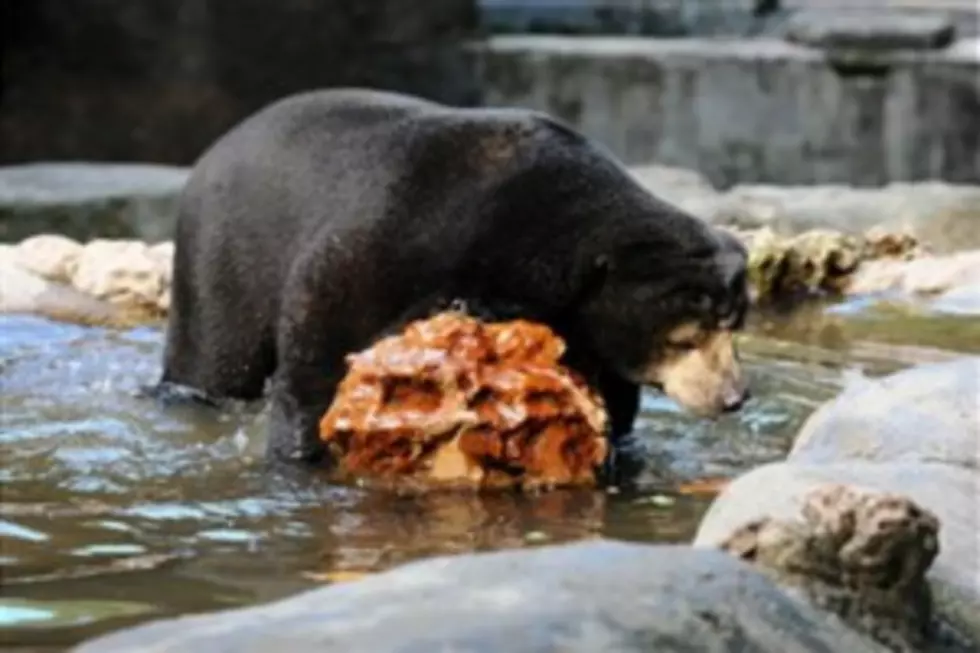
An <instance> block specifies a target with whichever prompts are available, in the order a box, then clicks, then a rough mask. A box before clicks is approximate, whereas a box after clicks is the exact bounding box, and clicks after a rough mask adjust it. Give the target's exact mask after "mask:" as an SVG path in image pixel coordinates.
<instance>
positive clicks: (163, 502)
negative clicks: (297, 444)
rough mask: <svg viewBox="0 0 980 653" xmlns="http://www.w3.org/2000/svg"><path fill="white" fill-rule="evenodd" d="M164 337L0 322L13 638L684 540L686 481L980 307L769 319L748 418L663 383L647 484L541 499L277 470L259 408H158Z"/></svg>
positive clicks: (69, 637)
mask: <svg viewBox="0 0 980 653" xmlns="http://www.w3.org/2000/svg"><path fill="white" fill-rule="evenodd" d="M160 350H161V334H160V331H159V330H158V329H154V328H145V329H137V330H133V331H128V332H124V333H119V332H108V331H103V330H99V329H91V328H80V327H75V326H70V325H64V324H56V323H52V322H48V321H45V320H41V319H35V318H28V317H12V316H6V317H0V384H2V397H3V399H2V401H3V404H2V415H0V463H2V465H0V483H2V504H0V574H2V581H3V584H2V587H0V643H2V644H3V645H5V647H14V646H18V647H25V648H24V650H27V647H51V650H57V649H58V648H60V647H64V646H68V645H70V644H72V643H74V642H77V641H78V640H80V639H82V638H85V637H88V636H91V635H93V634H96V633H99V632H103V631H105V630H109V629H112V628H116V627H119V626H121V625H125V624H130V623H134V622H137V621H140V620H144V619H149V618H156V617H160V616H164V615H174V614H182V613H188V612H196V611H204V610H212V609H217V608H223V607H231V606H238V605H244V604H248V603H252V602H256V601H264V600H269V599H273V598H276V597H280V596H284V595H286V594H289V593H292V592H295V591H296V590H299V589H302V588H305V587H309V586H312V585H315V584H318V583H322V582H327V581H329V580H330V579H331V576H330V574H338V573H340V572H369V571H374V570H378V569H383V568H385V567H389V566H391V565H393V564H396V563H399V562H403V561H406V560H410V559H413V558H418V557H423V556H430V555H435V554H441V553H456V552H464V551H473V550H486V549H500V548H510V547H521V546H535V545H539V544H543V543H553V542H561V541H571V540H577V539H582V538H592V537H608V538H620V539H628V540H639V541H651V542H671V541H683V540H686V539H688V538H690V536H691V535H692V534H693V532H694V529H695V527H696V525H697V521H698V518H699V516H700V515H701V513H702V511H703V510H704V509H705V507H706V502H707V500H706V499H699V498H695V497H689V496H684V495H678V494H677V493H676V492H672V490H671V488H672V485H673V484H674V483H675V482H676V481H677V480H678V479H685V478H694V477H703V476H717V475H722V476H731V475H734V474H736V473H738V472H739V471H742V470H744V469H747V468H749V467H751V466H753V465H757V464H759V463H762V462H766V461H769V460H773V459H776V458H779V457H781V456H782V455H783V454H784V453H785V452H786V450H787V449H788V447H789V444H790V438H791V436H792V434H793V433H794V432H795V431H796V430H797V429H798V427H799V425H800V424H801V422H802V421H803V420H804V419H805V418H806V416H807V415H808V414H809V413H810V412H811V411H812V409H813V408H814V407H815V406H816V405H818V404H819V403H820V402H822V401H824V400H826V399H828V398H830V397H832V396H833V395H834V394H836V393H837V392H838V391H839V389H840V388H841V387H842V386H843V385H844V384H846V383H847V382H848V380H849V379H850V378H852V377H853V376H854V375H857V374H859V373H864V374H871V375H876V374H882V373H886V372H890V371H893V370H896V369H899V368H901V367H904V366H906V365H911V364H914V363H917V362H924V361H933V360H943V359H946V358H950V357H952V356H956V355H958V352H971V353H980V320H977V319H971V318H950V317H946V318H943V317H938V316H934V315H928V314H922V313H920V312H918V311H916V310H912V309H909V308H908V307H900V308H893V309H889V310H881V309H870V308H868V307H866V306H863V305H861V304H857V303H854V304H849V305H840V306H834V307H814V308H812V309H809V310H808V311H805V312H801V313H797V314H795V315H794V316H793V317H792V318H766V319H762V318H757V319H756V320H755V323H754V324H753V325H752V327H751V329H750V334H749V335H748V336H747V337H746V338H745V341H744V345H743V352H744V356H745V358H746V359H747V364H748V369H749V373H750V375H751V377H752V380H753V386H754V392H755V398H754V399H752V401H751V402H750V403H749V405H748V406H747V407H746V409H745V410H744V411H743V412H742V413H741V414H740V415H738V416H737V417H727V418H724V419H722V420H719V421H717V422H705V421H700V420H696V419H692V418H690V417H687V416H685V415H683V414H682V413H680V412H679V411H678V410H677V409H676V408H675V407H674V406H673V405H672V404H671V403H670V402H669V401H667V400H664V399H663V398H660V397H657V396H654V395H652V394H651V395H649V396H647V397H646V398H645V401H644V413H643V417H642V419H641V421H640V423H639V424H638V430H637V436H636V448H637V450H638V451H639V452H641V454H642V458H643V460H644V461H645V463H646V468H645V469H644V471H643V472H642V473H641V475H640V477H639V478H638V481H637V485H638V486H637V488H636V489H634V490H630V491H629V492H618V493H611V492H603V491H576V492H555V493H551V494H546V495H542V496H538V497H533V498H520V497H514V496H510V495H507V496H484V497H476V496H459V495H446V494H442V495H433V496H428V497H422V498H394V497H392V496H390V495H386V494H383V493H381V492H372V491H367V490H363V489H356V488H349V487H336V486H331V485H329V484H328V483H326V482H325V481H323V480H322V479H317V478H307V479H305V480H304V481H303V482H299V483H297V482H292V483H289V482H287V481H285V480H282V479H276V478H274V477H270V475H268V474H266V473H264V468H263V466H262V464H261V458H260V452H261V449H262V437H263V432H262V431H263V429H262V415H261V413H260V412H259V410H258V408H259V407H251V408H242V409H240V410H234V411H229V412H224V413H217V412H209V411H206V410H200V409H189V408H181V409H170V410H162V409H160V408H159V407H158V406H156V405H155V404H153V403H151V402H149V401H147V400H144V399H140V398H137V397H136V396H135V395H136V390H137V388H138V386H139V385H141V384H144V383H148V382H152V381H153V380H154V378H155V376H156V374H157V373H158V364H159V355H160ZM332 578H339V576H333V577H332ZM32 650H35V649H33V648H32Z"/></svg>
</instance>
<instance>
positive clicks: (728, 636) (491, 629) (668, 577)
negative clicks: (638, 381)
mask: <svg viewBox="0 0 980 653" xmlns="http://www.w3.org/2000/svg"><path fill="white" fill-rule="evenodd" d="M448 650H452V651H457V652H460V653H462V652H477V651H480V652H483V651H485V652H487V653H497V652H498V651H507V652H508V653H532V652H533V653H545V652H549V653H550V652H553V651H562V652H563V653H576V652H581V653H597V652H600V651H601V652H607V653H613V652H615V653H641V652H649V651H659V652H664V653H680V652H690V653H695V652H698V653H701V652H708V651H715V652H717V653H723V652H726V651H735V650H738V651H744V652H746V653H749V652H753V653H755V652H758V653H762V652H771V653H794V652H800V653H805V652H814V653H815V652H817V651H821V652H826V653H839V652H840V651H847V652H848V653H865V652H869V653H870V652H871V651H878V652H879V653H880V652H881V651H882V649H881V648H880V647H878V646H877V645H876V644H873V643H871V642H869V641H868V640H866V639H864V638H863V637H861V636H859V635H857V634H856V633H854V632H853V631H851V630H849V629H847V628H846V627H845V626H843V625H842V624H841V623H840V622H839V621H838V620H837V618H836V617H834V616H831V615H829V614H827V613H824V612H822V611H820V610H818V609H816V608H813V607H811V606H810V605H809V604H808V603H806V602H805V601H798V600H795V599H793V598H790V597H789V596H788V595H786V594H784V593H782V592H781V591H780V590H779V589H777V587H776V586H775V585H773V584H771V583H770V582H769V581H767V580H766V579H765V578H764V577H763V576H762V575H760V574H759V573H757V572H756V571H754V570H752V568H751V567H750V566H748V565H746V564H745V563H742V562H741V561H739V560H737V559H736V558H734V557H733V556H730V555H728V554H726V553H723V552H720V551H710V550H704V551H697V550H694V549H691V548H689V547H680V546H676V547H675V546H651V545H639V544H625V543H613V542H602V541H598V542H588V543H579V544H573V545H561V546H550V547H542V548H538V549H525V550H520V551H508V552H498V553H489V554H477V555H466V556H458V557H443V558H435V559H431V560H428V561H425V562H419V563H413V564H409V565H405V566H402V567H400V568H397V569H394V570H392V571H389V572H386V573H383V574H380V575H378V576H374V577H371V578H368V579H365V580H361V581H357V582H353V583H349V584H344V585H338V586H332V587H326V588H323V589H318V590H313V591H309V592H306V593H304V594H300V595H298V596H295V597H292V598H288V599H285V600H282V601H279V602H276V603H273V604H270V605H263V606H258V607H253V608H247V609H241V610H231V611H227V612H221V613H217V614H211V615H203V616H194V617H184V618H180V619H173V620H167V621H161V622H158V623H153V624H150V625H146V626H142V627H137V628H134V629H132V630H127V631H122V632H119V633H116V634H112V635H109V636H107V637H104V638H101V639H96V640H94V641H92V642H89V643H87V644H83V645H82V646H81V647H79V648H77V649H76V652H77V653H122V652H124V651H140V652H145V653H164V652H172V653H185V652H186V651H208V652H209V653H220V652H223V651H228V652H231V651H234V652H235V653H258V652H267V651H268V652H273V651H275V652H279V651H289V652H290V653H313V652H314V651H315V652H316V653H330V652H331V651H336V652H337V653H360V652H363V653H394V652H396V651H398V652H405V653H410V652H416V651H417V652H419V653H421V652H423V651H426V652H427V651H448Z"/></svg>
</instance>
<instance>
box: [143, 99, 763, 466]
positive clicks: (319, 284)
mask: <svg viewBox="0 0 980 653" xmlns="http://www.w3.org/2000/svg"><path fill="white" fill-rule="evenodd" d="M175 244H176V253H175V260H174V280H173V288H172V293H173V294H172V308H171V314H170V322H169V328H168V332H167V341H166V351H165V354H164V366H163V368H164V369H163V375H162V379H161V381H160V385H159V386H157V390H158V394H166V392H167V391H168V389H171V390H172V389H174V388H179V387H184V388H185V389H186V388H190V389H193V391H196V392H197V396H199V397H201V398H202V399H207V400H221V399H226V398H237V399H245V400H251V399H257V398H259V397H260V396H261V395H262V393H263V388H264V385H265V383H266V381H267V380H268V379H270V378H271V386H270V387H271V402H272V406H271V416H270V440H269V451H270V454H271V455H273V456H274V457H276V458H279V459H285V460H297V461H305V462H311V463H312V462H316V461H318V460H320V459H321V458H322V456H323V453H324V451H323V447H322V446H321V445H320V443H319V442H318V440H317V422H318V419H319V417H320V416H321V414H322V413H323V412H324V411H325V410H326V408H327V407H328V406H329V404H330V402H331V399H332V396H333V393H334V389H335V387H336V384H337V383H338V381H339V380H340V379H341V378H342V377H343V375H344V374H345V371H346V368H345V362H344V356H345V355H346V354H347V353H349V352H353V351H356V350H359V349H362V348H364V347H366V346H368V345H370V344H371V343H372V341H374V340H375V339H377V337H379V335H381V334H383V333H390V332H393V331H395V330H397V329H398V328H399V327H400V326H402V325H404V324H405V322H406V321H408V320H411V319H413V318H418V317H423V316H425V315H428V314H431V313H433V312H434V311H436V310H438V309H439V308H441V307H444V306H448V305H449V303H450V302H452V301H453V300H459V299H462V300H465V301H466V302H467V305H468V306H470V307H473V308H474V310H477V311H478V312H479V313H480V314H481V315H484V316H493V317H495V318H498V319H503V318H508V317H516V316H520V317H525V318H528V319H536V320H541V321H543V322H545V323H547V324H549V325H551V326H552V327H553V328H555V329H556V330H557V331H558V332H559V333H561V334H562V335H563V336H564V337H565V338H566V339H567V341H568V345H569V353H568V356H567V361H568V363H569V364H571V365H572V366H574V367H576V368H577V369H579V371H581V372H582V373H583V374H586V375H587V376H588V377H589V378H590V379H591V380H592V382H593V383H595V384H596V386H597V387H598V388H599V389H600V390H601V392H602V394H603V396H604V397H605V399H606V402H607V404H608V407H609V409H610V413H611V418H612V420H611V421H612V432H613V433H612V435H613V436H619V435H622V434H625V433H627V432H629V431H630V430H631V427H632V424H633V420H634V418H635V416H636V413H637V410H638V406H639V389H638V386H637V385H636V383H634V382H633V381H631V380H629V377H630V374H631V372H632V371H633V370H636V369H638V367H640V366H642V365H643V363H644V362H646V361H647V360H649V359H650V357H651V354H653V353H656V352H657V351H658V350H659V349H662V348H663V347H664V346H665V344H664V342H663V336H664V334H665V332H666V331H667V330H669V329H670V328H671V327H672V326H674V325H675V324H677V323H678V322H679V321H682V320H690V319H703V320H706V321H708V322H711V321H713V320H717V319H723V318H725V317H727V316H730V315H732V314H740V313H741V312H743V311H744V307H745V291H744V276H745V256H744V250H743V249H742V248H741V246H740V245H739V244H738V243H737V242H735V241H734V240H733V239H731V238H730V237H726V236H723V235H721V234H719V233H718V232H717V231H716V230H714V229H712V228H710V227H708V226H707V225H705V224H704V223H702V222H701V221H699V220H696V219H695V218H692V217H690V216H689V215H687V214H685V213H683V212H682V211H680V210H678V209H677V208H674V207H672V206H671V205H669V204H667V203H665V202H663V201H661V200H659V199H657V198H656V197H654V196H653V195H651V194H650V193H649V192H647V191H646V190H645V189H643V188H642V187H641V186H639V185H638V184H637V183H636V182H635V181H634V180H633V179H632V178H631V176H630V175H629V173H628V172H627V171H626V170H625V169H624V168H622V167H621V165H620V164H619V163H618V162H616V161H615V160H614V159H613V158H612V157H610V156H609V155H608V154H606V153H605V152H604V151H602V150H601V148H599V147H598V146H596V145H595V144H593V143H591V142H590V141H588V140H586V139H585V138H584V137H583V136H581V135H580V134H578V133H577V132H575V131H573V130H571V129H570V128H568V127H567V126H565V125H563V124H562V123H560V122H558V121H556V120H554V119H552V118H550V117H548V116H546V115H542V114H540V113H535V112H531V111H525V110H509V109H454V108H449V107H445V106H441V105H437V104H433V103H430V102H426V101H423V100H420V99H415V98H410V97H405V96H400V95H394V94H389V93H381V92H375V91H367V90H356V89H347V90H328V91H317V92H311V93H306V94H301V95H297V96H292V97H289V98H286V99H284V100H281V101H279V102H277V103H275V104H273V105H271V106H269V107H267V108H265V109H264V110H262V111H260V112H258V113H257V114H255V115H253V116H252V117H250V118H248V119H246V120H245V121H244V122H243V123H241V124H240V125H239V126H237V127H236V128H234V129H233V130H231V131H230V132H229V133H228V134H226V135H225V136H224V137H223V138H221V139H220V140H219V141H218V142H217V143H216V144H215V145H214V146H212V147H211V149H210V150H208V151H207V152H206V153H205V154H204V155H203V156H202V158H201V159H200V160H199V161H198V162H197V164H196V166H195V168H194V171H193V174H192V176H191V179H190V181H189V183H188V185H187V187H186V189H185V192H184V195H183V199H182V203H181V207H180V214H179V219H178V223H177V232H176V238H175ZM185 394H186V390H185Z"/></svg>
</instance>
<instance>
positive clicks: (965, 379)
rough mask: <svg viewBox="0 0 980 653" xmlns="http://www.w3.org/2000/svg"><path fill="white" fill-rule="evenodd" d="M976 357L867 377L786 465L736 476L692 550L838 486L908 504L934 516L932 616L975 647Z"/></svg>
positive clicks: (805, 434) (979, 468)
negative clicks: (892, 496)
mask: <svg viewBox="0 0 980 653" xmlns="http://www.w3.org/2000/svg"><path fill="white" fill-rule="evenodd" d="M978 460H980V358H977V357H966V358H963V359H960V360H956V361H952V362H946V363H937V364H930V365H925V366H921V367H918V368H912V369H909V370H905V371H902V372H899V373H896V374H894V375H891V376H888V377H884V378H881V379H876V380H870V381H863V382H861V383H860V384H859V385H857V386H855V387H853V388H852V389H850V390H847V391H845V392H844V393H842V394H841V395H840V396H839V397H837V398H836V399H834V400H832V401H830V402H828V403H827V404H825V405H824V406H822V407H821V408H820V409H818V410H817V411H816V412H815V413H814V414H813V415H812V416H811V418H810V419H809V421H808V422H807V423H806V424H804V426H803V428H802V429H801V431H800V434H799V436H798V438H797V440H796V443H795V445H794V447H793V450H792V451H791V453H790V454H789V457H788V458H787V460H786V461H785V462H781V463H773V464H770V465H766V466H763V467H760V468H757V469H754V470H752V471H751V472H749V473H747V474H745V475H744V476H742V477H740V478H738V479H736V480H735V481H734V482H733V483H732V484H731V485H729V486H728V487H727V488H726V489H725V490H724V492H722V494H721V495H720V496H719V497H718V499H716V500H715V502H714V503H713V504H712V506H711V507H710V508H709V510H708V513H707V514H706V515H705V517H704V519H703V521H702V523H701V525H700V527H699V530H698V533H697V536H696V539H695V545H696V546H708V547H714V546H722V545H723V544H724V543H725V542H726V541H727V540H728V539H729V538H730V537H731V536H732V534H733V533H735V532H736V531H737V530H738V529H740V528H742V527H743V526H744V525H745V524H747V523H750V522H753V521H758V520H761V519H778V520H792V519H795V518H797V516H798V515H799V513H800V510H801V508H802V506H803V504H804V502H805V498H806V497H807V496H808V495H809V494H810V493H811V492H813V491H814V490H815V489H816V488H819V487H821V486H824V485H826V484H828V483H840V484H845V485H847V486H852V487H856V488H867V489H869V490H874V491H879V492H888V493H894V494H898V495H901V496H904V497H908V498H910V499H911V500H912V501H914V502H915V503H916V504H918V505H920V506H922V507H923V508H925V509H927V510H929V511H930V512H931V513H933V514H934V515H935V516H936V517H937V518H938V520H939V523H940V530H939V553H938V557H937V558H936V560H935V562H934V564H933V565H932V567H931V569H930V570H929V572H928V575H927V578H928V579H929V581H930V583H931V585H932V590H933V595H934V598H935V601H936V608H937V612H938V614H939V615H940V616H942V617H943V618H945V619H946V620H947V621H948V622H949V623H951V624H953V625H954V626H955V627H956V628H957V629H959V630H960V631H961V632H962V633H965V634H966V635H967V636H969V637H972V638H973V639H974V640H975V642H977V643H980V465H978Z"/></svg>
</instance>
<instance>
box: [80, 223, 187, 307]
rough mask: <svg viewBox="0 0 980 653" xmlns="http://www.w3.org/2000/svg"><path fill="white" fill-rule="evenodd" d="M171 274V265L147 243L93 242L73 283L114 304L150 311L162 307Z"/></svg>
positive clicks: (121, 241)
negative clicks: (161, 301) (162, 298)
mask: <svg viewBox="0 0 980 653" xmlns="http://www.w3.org/2000/svg"><path fill="white" fill-rule="evenodd" d="M170 274H171V273H170V261H169V260H167V259H166V258H165V256H162V255H161V253H160V251H159V250H157V251H154V250H153V249H151V248H150V247H148V246H147V245H146V244H145V243H142V242H139V241H132V240H93V241H92V242H90V243H88V244H86V245H85V247H84V248H83V249H82V252H81V254H80V255H79V256H78V259H77V261H76V262H75V269H74V272H73V274H72V276H71V283H72V285H73V286H74V287H75V288H77V289H78V290H80V291H82V292H84V293H86V294H88V295H90V296H92V297H96V298H98V299H104V300H106V301H108V302H111V303H113V304H119V305H125V306H133V307H140V308H147V309H150V308H155V307H158V305H159V304H160V299H161V297H162V295H163V294H164V292H165V291H166V290H167V289H168V287H169V280H170Z"/></svg>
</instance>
